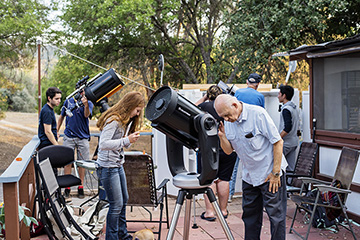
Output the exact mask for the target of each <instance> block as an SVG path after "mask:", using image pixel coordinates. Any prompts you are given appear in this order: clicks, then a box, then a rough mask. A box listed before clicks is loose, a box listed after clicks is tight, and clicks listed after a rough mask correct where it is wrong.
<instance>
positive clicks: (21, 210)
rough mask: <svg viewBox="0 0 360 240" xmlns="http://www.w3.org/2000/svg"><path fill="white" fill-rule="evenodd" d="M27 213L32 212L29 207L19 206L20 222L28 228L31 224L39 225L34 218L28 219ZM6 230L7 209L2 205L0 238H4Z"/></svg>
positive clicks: (0, 207) (0, 208) (0, 210)
mask: <svg viewBox="0 0 360 240" xmlns="http://www.w3.org/2000/svg"><path fill="white" fill-rule="evenodd" d="M25 211H30V210H29V209H28V208H27V207H24V206H20V205H19V221H20V222H21V221H23V222H24V224H25V225H26V226H30V224H31V223H34V224H36V225H38V222H37V220H36V219H35V218H33V217H28V216H26V214H25ZM4 230H5V207H4V203H1V204H0V237H4V236H3V233H4Z"/></svg>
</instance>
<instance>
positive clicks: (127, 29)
mask: <svg viewBox="0 0 360 240" xmlns="http://www.w3.org/2000/svg"><path fill="white" fill-rule="evenodd" d="M229 9H231V8H230V7H229V6H228V5H227V1H219V0H212V1H210V2H209V1H205V0H197V1H174V0H166V1H155V0H146V1H144V0H116V1H112V2H109V1H99V0H68V1H67V4H66V7H65V8H64V14H63V16H62V19H63V21H64V22H65V23H66V25H67V27H68V28H67V30H66V32H63V33H61V34H58V35H57V36H58V37H59V40H61V39H63V38H64V37H66V38H67V39H74V40H75V41H72V42H73V44H67V45H66V49H68V51H70V52H73V53H75V54H77V55H79V56H82V57H83V58H86V59H88V60H91V61H93V62H95V63H98V64H100V65H102V66H106V67H111V66H115V68H116V70H117V71H118V72H120V73H122V74H124V75H126V74H127V75H130V74H133V76H135V78H136V79H138V78H139V79H140V80H141V81H142V83H143V84H145V85H147V86H150V87H155V88H156V87H158V86H159V83H160V72H159V71H157V70H156V67H157V59H158V56H159V54H163V55H164V57H165V71H164V82H165V83H169V84H171V85H172V86H175V87H181V84H182V83H184V82H185V83H200V82H203V83H204V82H215V80H214V74H212V71H213V69H212V68H213V64H214V61H215V60H216V59H215V58H214V57H213V55H214V54H213V50H214V49H216V48H218V47H216V46H217V44H218V43H219V41H218V36H219V31H220V29H221V27H222V25H223V23H224V19H223V17H224V13H223V11H225V10H226V11H228V10H229ZM136 76H138V77H136Z"/></svg>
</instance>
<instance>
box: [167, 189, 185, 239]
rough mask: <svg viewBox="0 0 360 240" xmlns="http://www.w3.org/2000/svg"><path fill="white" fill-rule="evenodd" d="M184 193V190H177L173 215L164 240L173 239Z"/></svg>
mask: <svg viewBox="0 0 360 240" xmlns="http://www.w3.org/2000/svg"><path fill="white" fill-rule="evenodd" d="M185 195H186V192H185V191H184V190H182V189H181V190H179V193H178V196H177V199H176V205H175V209H174V214H173V217H172V219H171V224H170V228H169V232H168V234H167V236H166V240H172V239H173V237H174V233H175V228H176V225H177V222H178V220H179V216H180V210H181V207H182V205H183V203H184V198H185Z"/></svg>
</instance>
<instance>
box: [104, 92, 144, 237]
mask: <svg viewBox="0 0 360 240" xmlns="http://www.w3.org/2000/svg"><path fill="white" fill-rule="evenodd" d="M144 107H145V100H144V97H143V95H142V94H141V93H140V92H129V93H127V94H126V95H125V96H124V97H123V98H122V99H120V101H119V102H118V103H117V104H115V105H114V106H113V107H111V108H109V109H108V110H107V111H106V112H104V113H103V114H102V115H101V117H100V119H99V121H98V122H97V127H98V128H99V129H100V131H101V133H100V140H99V152H98V159H97V163H98V168H97V174H98V177H99V179H100V181H101V183H102V185H103V187H104V189H105V192H106V195H107V198H108V201H109V204H110V206H109V212H108V214H107V217H106V236H105V239H106V240H113V239H116V240H119V239H122V240H128V239H132V237H131V235H130V234H128V232H127V228H126V216H125V213H126V203H127V200H128V192H127V186H126V176H125V172H124V168H123V163H124V160H125V159H124V150H123V148H124V147H125V148H128V147H129V146H130V145H131V144H132V143H134V142H136V141H137V140H138V138H139V134H140V133H139V132H138V131H137V128H138V127H139V118H140V116H141V113H142V110H143V108H144Z"/></svg>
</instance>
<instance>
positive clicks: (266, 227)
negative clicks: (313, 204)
mask: <svg viewBox="0 0 360 240" xmlns="http://www.w3.org/2000/svg"><path fill="white" fill-rule="evenodd" d="M72 199H73V201H72V204H74V205H79V204H80V203H81V202H83V201H84V199H78V198H76V196H73V198H72ZM175 200H176V198H175V197H169V217H170V221H171V217H172V214H173V210H174V207H175ZM241 200H242V198H241V196H237V197H236V198H234V199H233V201H232V202H231V203H229V205H228V210H229V216H228V218H227V223H228V225H229V227H230V229H231V232H232V234H233V236H234V238H235V239H239V240H240V239H244V224H243V222H242V220H241V214H242V209H241ZM93 203H94V202H92V203H90V204H93ZM191 208H192V212H191V222H190V233H189V239H194V240H195V239H196V240H197V239H201V240H208V239H219V240H220V239H226V236H225V234H224V232H223V230H222V227H221V224H220V223H219V221H218V220H216V221H214V222H208V221H205V220H202V219H201V218H200V215H201V213H202V212H203V211H205V203H204V201H203V200H202V199H198V200H196V224H197V225H198V227H199V228H197V229H193V228H192V226H193V223H194V218H193V204H191ZM150 210H151V212H152V214H153V218H154V219H158V218H159V209H150ZM294 210H295V205H294V203H293V202H292V201H291V200H288V210H287V218H286V222H287V223H286V224H287V225H286V226H287V234H286V239H288V240H298V239H300V238H299V237H298V236H297V235H295V234H290V233H289V228H290V224H291V219H292V216H293V213H294ZM164 211H165V210H164ZM184 215H185V204H184V206H183V207H182V209H181V214H180V217H179V221H178V224H177V226H176V231H175V234H174V238H173V239H175V240H177V239H183V230H184ZM302 218H303V215H302V214H297V218H296V221H295V225H294V228H295V229H296V230H297V231H298V232H300V233H306V230H307V226H308V225H305V224H304V223H303V221H302ZM127 219H129V220H148V219H149V213H148V212H146V211H145V210H144V209H143V208H141V207H133V209H132V211H131V208H130V207H128V208H127ZM144 228H148V229H150V230H152V231H157V229H158V224H156V223H128V230H134V231H137V230H141V229H144ZM353 228H354V231H355V234H356V237H357V238H360V225H359V224H357V223H354V224H353ZM104 230H105V228H104ZM167 232H168V229H167V228H166V224H163V225H162V233H161V239H166V235H167ZM157 237H158V236H157V235H155V238H156V239H157ZM33 239H39V240H40V239H48V238H47V237H46V236H40V237H37V238H33ZM103 239H105V235H104V234H101V235H100V236H99V240H103ZM268 239H271V234H270V223H269V219H268V217H267V215H266V213H264V218H263V228H262V233H261V240H268ZM308 239H309V240H322V239H353V237H352V235H351V233H350V231H347V230H346V229H344V228H342V227H340V231H339V232H338V233H334V232H332V231H330V230H325V229H317V228H311V231H310V235H309V238H308Z"/></svg>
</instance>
